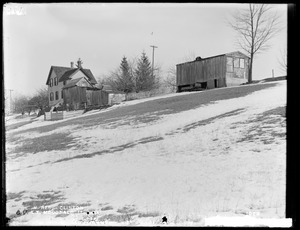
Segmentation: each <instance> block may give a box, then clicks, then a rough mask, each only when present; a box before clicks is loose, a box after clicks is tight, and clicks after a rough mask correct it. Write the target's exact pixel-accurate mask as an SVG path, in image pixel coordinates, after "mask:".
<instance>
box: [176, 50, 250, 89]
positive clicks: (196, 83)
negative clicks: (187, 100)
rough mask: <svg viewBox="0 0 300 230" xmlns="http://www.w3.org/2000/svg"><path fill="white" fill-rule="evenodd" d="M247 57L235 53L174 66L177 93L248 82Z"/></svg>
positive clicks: (198, 59) (197, 59)
mask: <svg viewBox="0 0 300 230" xmlns="http://www.w3.org/2000/svg"><path fill="white" fill-rule="evenodd" d="M248 63H249V57H248V56H246V55H245V54H243V53H241V52H239V51H237V52H232V53H227V54H221V55H218V56H213V57H208V58H203V59H202V58H200V57H197V58H196V59H195V60H194V61H191V62H186V63H181V64H178V65H176V85H177V92H182V91H185V90H197V89H199V90H201V89H213V88H220V87H226V86H235V85H240V84H243V83H246V82H247V81H248Z"/></svg>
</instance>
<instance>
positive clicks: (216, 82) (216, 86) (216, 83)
mask: <svg viewBox="0 0 300 230" xmlns="http://www.w3.org/2000/svg"><path fill="white" fill-rule="evenodd" d="M215 88H218V80H217V79H215Z"/></svg>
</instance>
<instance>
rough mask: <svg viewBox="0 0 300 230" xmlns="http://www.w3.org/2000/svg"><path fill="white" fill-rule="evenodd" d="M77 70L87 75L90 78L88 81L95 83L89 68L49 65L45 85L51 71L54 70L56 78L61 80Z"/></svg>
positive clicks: (47, 82)
mask: <svg viewBox="0 0 300 230" xmlns="http://www.w3.org/2000/svg"><path fill="white" fill-rule="evenodd" d="M79 70H80V71H81V72H82V73H83V74H84V75H86V76H87V77H88V79H89V80H90V82H91V83H92V84H97V81H96V79H95V77H94V75H93V73H92V71H91V70H90V69H83V68H71V67H62V66H51V68H50V71H49V74H48V78H47V81H46V85H48V84H49V79H50V75H51V73H52V71H54V72H55V74H56V76H57V77H58V80H59V81H60V82H61V81H65V80H69V79H70V77H71V76H72V75H73V74H74V73H76V72H77V71H79Z"/></svg>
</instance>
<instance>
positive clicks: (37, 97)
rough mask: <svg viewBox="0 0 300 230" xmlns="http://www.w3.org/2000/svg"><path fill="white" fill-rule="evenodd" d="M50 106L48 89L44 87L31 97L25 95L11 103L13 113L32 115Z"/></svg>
mask: <svg viewBox="0 0 300 230" xmlns="http://www.w3.org/2000/svg"><path fill="white" fill-rule="evenodd" d="M48 106H49V99H48V89H47V87H44V88H41V89H39V90H37V91H36V93H35V94H34V95H33V96H31V97H29V96H24V95H20V96H18V97H15V98H14V100H13V101H12V102H11V111H12V112H13V113H22V114H25V113H28V115H30V113H31V112H32V111H35V110H41V109H45V108H46V107H48Z"/></svg>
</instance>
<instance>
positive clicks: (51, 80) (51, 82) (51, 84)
mask: <svg viewBox="0 0 300 230" xmlns="http://www.w3.org/2000/svg"><path fill="white" fill-rule="evenodd" d="M52 86H53V79H52V78H51V79H50V87H52Z"/></svg>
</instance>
